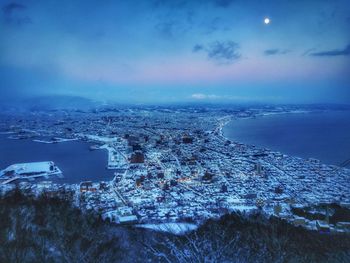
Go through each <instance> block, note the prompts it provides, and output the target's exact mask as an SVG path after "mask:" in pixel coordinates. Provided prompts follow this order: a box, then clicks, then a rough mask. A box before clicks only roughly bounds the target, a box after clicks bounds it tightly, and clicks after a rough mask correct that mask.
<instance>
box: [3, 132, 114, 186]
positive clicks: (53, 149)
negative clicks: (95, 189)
mask: <svg viewBox="0 0 350 263" xmlns="http://www.w3.org/2000/svg"><path fill="white" fill-rule="evenodd" d="M7 137H8V135H0V170H2V169H4V168H6V167H7V166H9V165H11V164H14V163H24V162H39V161H54V162H55V164H56V165H57V166H58V167H59V168H60V169H61V170H62V172H63V176H64V178H57V177H55V176H54V177H50V178H49V179H42V180H50V181H54V182H58V183H79V182H81V181H87V180H91V181H107V180H111V179H112V178H113V172H112V171H111V170H107V169H106V168H105V167H106V165H107V158H108V154H107V151H105V150H95V151H90V150H89V146H90V144H88V143H85V142H81V141H71V142H62V143H54V144H45V143H38V142H33V141H32V140H29V139H28V140H27V139H26V140H11V139H7Z"/></svg>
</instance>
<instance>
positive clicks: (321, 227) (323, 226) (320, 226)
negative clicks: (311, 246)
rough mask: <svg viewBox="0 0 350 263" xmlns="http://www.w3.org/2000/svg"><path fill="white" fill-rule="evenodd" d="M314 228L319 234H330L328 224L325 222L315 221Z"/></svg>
mask: <svg viewBox="0 0 350 263" xmlns="http://www.w3.org/2000/svg"><path fill="white" fill-rule="evenodd" d="M316 228H317V230H318V231H319V232H320V233H330V232H331V230H330V227H329V224H328V223H327V222H325V221H321V220H317V221H316Z"/></svg>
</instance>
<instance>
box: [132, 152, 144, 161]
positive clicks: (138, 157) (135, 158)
mask: <svg viewBox="0 0 350 263" xmlns="http://www.w3.org/2000/svg"><path fill="white" fill-rule="evenodd" d="M130 162H131V163H144V162H145V157H144V155H143V153H142V152H141V151H136V152H134V153H133V154H132V155H131V158H130Z"/></svg>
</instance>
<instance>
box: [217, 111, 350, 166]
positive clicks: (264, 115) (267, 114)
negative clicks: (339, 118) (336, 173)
mask: <svg viewBox="0 0 350 263" xmlns="http://www.w3.org/2000/svg"><path fill="white" fill-rule="evenodd" d="M330 112H349V113H350V110H322V111H306V110H305V111H303V110H297V111H289V112H278V113H277V112H276V113H262V114H257V115H254V116H249V117H243V118H240V117H238V118H237V117H236V118H234V117H232V118H231V120H230V121H229V122H227V123H225V125H224V126H223V127H222V128H221V130H222V132H221V136H222V137H223V138H224V139H225V140H229V141H231V142H234V143H239V144H244V145H247V146H252V147H255V148H257V149H261V150H268V151H271V152H276V153H280V154H283V155H286V156H290V157H294V158H300V159H303V160H310V159H314V160H317V161H319V162H320V163H322V164H325V165H331V166H332V165H333V166H336V167H342V166H339V165H338V164H339V163H341V162H342V161H343V160H340V161H339V163H337V164H334V163H329V162H328V161H325V160H321V159H320V158H318V157H312V156H309V157H303V156H299V155H298V154H290V153H287V152H286V151H283V150H278V149H273V148H271V146H264V145H261V144H253V143H248V142H243V141H240V140H239V139H238V138H229V137H228V136H227V131H226V132H225V131H224V129H225V128H227V125H228V124H229V123H231V122H232V121H235V120H250V119H258V118H260V119H261V118H263V117H270V116H272V117H274V116H278V115H294V114H308V115H309V114H324V113H330ZM342 168H346V169H348V168H347V167H342Z"/></svg>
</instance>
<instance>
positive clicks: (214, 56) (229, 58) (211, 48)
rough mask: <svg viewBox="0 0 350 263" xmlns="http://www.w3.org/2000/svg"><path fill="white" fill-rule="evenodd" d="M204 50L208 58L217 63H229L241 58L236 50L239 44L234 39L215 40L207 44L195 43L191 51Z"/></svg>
mask: <svg viewBox="0 0 350 263" xmlns="http://www.w3.org/2000/svg"><path fill="white" fill-rule="evenodd" d="M202 50H203V51H205V52H206V53H207V56H208V58H209V59H210V60H214V61H216V62H218V63H219V64H229V63H232V62H233V61H235V60H238V59H240V58H241V54H240V53H239V52H238V50H239V45H238V44H237V43H236V42H234V41H215V42H212V43H210V44H209V45H207V46H203V45H200V44H197V45H195V46H194V47H193V49H192V51H193V52H198V51H202Z"/></svg>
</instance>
